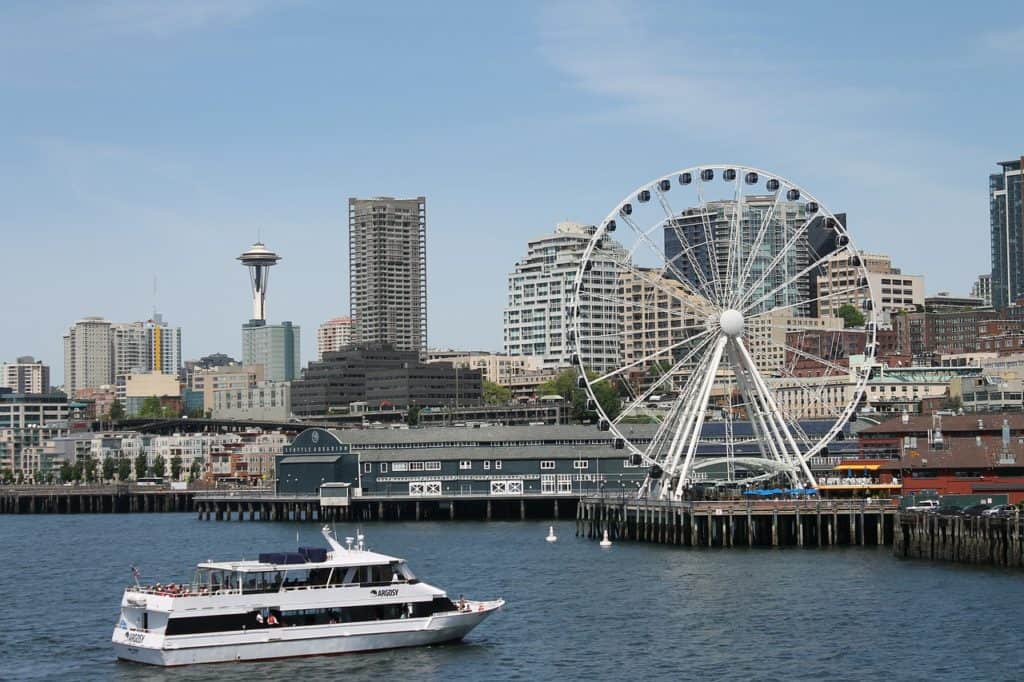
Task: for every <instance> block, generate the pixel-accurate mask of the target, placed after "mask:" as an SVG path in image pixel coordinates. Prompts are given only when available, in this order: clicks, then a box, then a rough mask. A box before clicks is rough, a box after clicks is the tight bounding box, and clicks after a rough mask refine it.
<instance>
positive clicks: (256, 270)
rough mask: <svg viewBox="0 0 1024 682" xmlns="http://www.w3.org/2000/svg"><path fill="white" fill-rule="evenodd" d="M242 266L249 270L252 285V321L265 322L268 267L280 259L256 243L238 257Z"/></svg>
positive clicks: (261, 244) (261, 243) (260, 243)
mask: <svg viewBox="0 0 1024 682" xmlns="http://www.w3.org/2000/svg"><path fill="white" fill-rule="evenodd" d="M238 260H240V261H241V262H242V265H244V266H245V267H247V268H248V269H249V280H250V282H251V283H252V319H253V320H259V321H263V322H265V321H266V319H267V279H268V278H269V275H270V267H271V266H272V265H276V264H277V261H279V260H281V257H280V256H279V255H277V254H276V253H274V252H273V251H271V250H269V249H268V248H267V247H266V246H264V245H263V242H256V243H255V244H253V245H252V247H251V248H250V249H249V250H248V251H246V252H245V253H243V254H242V255H241V256H239V257H238Z"/></svg>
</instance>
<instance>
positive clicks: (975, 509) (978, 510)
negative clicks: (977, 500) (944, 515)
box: [964, 504, 992, 516]
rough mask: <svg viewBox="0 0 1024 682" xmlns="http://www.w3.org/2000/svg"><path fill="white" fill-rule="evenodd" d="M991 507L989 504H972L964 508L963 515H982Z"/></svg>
mask: <svg viewBox="0 0 1024 682" xmlns="http://www.w3.org/2000/svg"><path fill="white" fill-rule="evenodd" d="M991 507H992V505H990V504H972V505H971V506H970V507H967V508H966V509H964V516H983V515H984V514H985V512H986V511H988V510H989V509H991Z"/></svg>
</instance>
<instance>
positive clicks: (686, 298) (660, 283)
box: [622, 263, 711, 316]
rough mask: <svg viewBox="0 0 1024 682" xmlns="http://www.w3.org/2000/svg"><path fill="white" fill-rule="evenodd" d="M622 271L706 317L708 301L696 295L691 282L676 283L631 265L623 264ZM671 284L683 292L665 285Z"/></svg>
mask: <svg viewBox="0 0 1024 682" xmlns="http://www.w3.org/2000/svg"><path fill="white" fill-rule="evenodd" d="M622 267H623V269H624V270H625V271H626V272H628V273H630V274H631V275H633V276H634V277H636V278H637V279H638V280H640V282H641V283H642V284H649V285H651V287H653V288H654V289H656V290H658V291H660V292H662V293H664V294H665V295H666V296H669V297H670V298H671V299H673V300H677V301H679V302H680V303H682V304H684V305H686V306H688V307H689V308H690V309H691V310H693V311H694V312H696V313H698V314H700V315H702V316H703V315H707V314H708V312H709V306H710V305H711V302H710V300H709V299H708V298H707V296H701V295H700V294H698V293H696V291H695V290H694V289H693V284H692V282H689V281H686V282H677V281H676V280H674V279H669V278H666V277H664V275H663V274H661V273H659V274H655V273H654V271H653V270H641V269H639V268H637V267H636V266H635V265H633V264H632V263H623V264H622ZM669 282H670V283H671V286H679V287H681V288H683V289H685V291H673V290H672V289H671V288H669V286H668V285H667V283H669Z"/></svg>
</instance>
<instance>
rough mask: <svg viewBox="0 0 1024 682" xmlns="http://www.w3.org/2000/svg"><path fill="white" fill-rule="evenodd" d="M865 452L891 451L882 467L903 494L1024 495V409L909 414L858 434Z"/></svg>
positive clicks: (1012, 497) (1014, 499)
mask: <svg viewBox="0 0 1024 682" xmlns="http://www.w3.org/2000/svg"><path fill="white" fill-rule="evenodd" d="M859 438H860V444H861V447H862V448H863V449H864V450H865V451H870V452H878V451H891V452H893V453H898V455H899V459H898V460H893V461H891V462H889V463H886V464H884V465H883V466H882V470H883V471H888V472H889V473H890V475H891V476H892V477H894V478H897V479H898V480H899V481H901V482H902V484H903V494H904V495H907V494H913V493H915V492H918V491H925V490H935V491H937V492H938V493H939V494H940V495H964V494H983V493H992V492H999V493H1005V494H1006V495H1008V497H1009V501H1010V502H1011V503H1015V502H1018V501H1022V500H1024V413H1020V412H1014V413H997V414H970V415H951V416H941V417H940V416H909V417H902V418H897V419H893V420H890V421H887V422H883V423H882V424H878V425H876V426H872V427H869V428H867V429H864V430H863V431H861V432H860V433H859Z"/></svg>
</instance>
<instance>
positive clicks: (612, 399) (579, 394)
mask: <svg viewBox="0 0 1024 682" xmlns="http://www.w3.org/2000/svg"><path fill="white" fill-rule="evenodd" d="M596 376H597V375H596V374H593V373H588V374H587V377H588V378H589V379H590V380H591V381H593V380H594V379H595V378H596ZM576 377H577V374H576V370H572V369H567V370H564V371H562V372H560V373H559V374H558V376H556V377H555V378H554V379H551V380H549V381H547V382H545V383H543V384H541V386H540V388H539V389H537V394H538V395H541V396H545V395H560V396H562V398H564V399H565V400H566V402H568V403H569V404H570V405H572V418H573V419H575V420H576V421H583V420H585V419H594V418H595V417H596V416H597V412H596V411H593V410H588V409H587V392H586V391H584V390H583V389H581V388H577V387H576ZM593 390H594V396H595V397H596V398H597V402H598V403H599V404H600V405H601V409H603V410H604V413H605V414H606V415H608V418H609V419H614V418H615V417H616V416H618V414H619V411H620V410H621V409H622V400H621V399H620V398H619V393H618V391H616V390H615V387H614V386H613V385H612V384H611V383H609V382H608V381H607V380H606V381H600V382H598V383H596V384H594V385H593Z"/></svg>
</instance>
